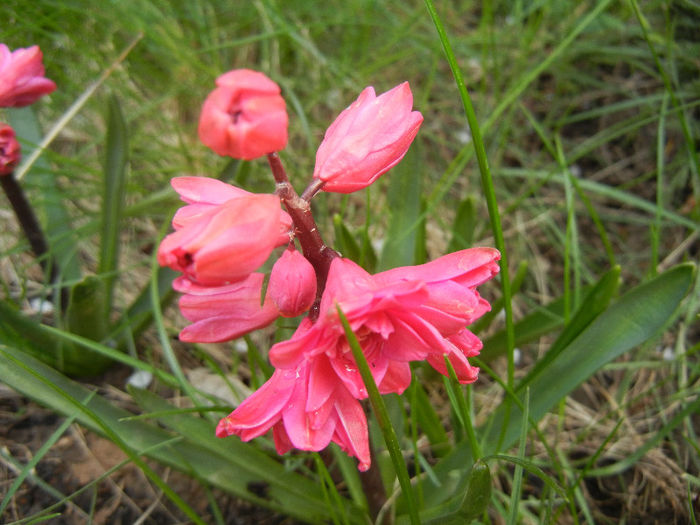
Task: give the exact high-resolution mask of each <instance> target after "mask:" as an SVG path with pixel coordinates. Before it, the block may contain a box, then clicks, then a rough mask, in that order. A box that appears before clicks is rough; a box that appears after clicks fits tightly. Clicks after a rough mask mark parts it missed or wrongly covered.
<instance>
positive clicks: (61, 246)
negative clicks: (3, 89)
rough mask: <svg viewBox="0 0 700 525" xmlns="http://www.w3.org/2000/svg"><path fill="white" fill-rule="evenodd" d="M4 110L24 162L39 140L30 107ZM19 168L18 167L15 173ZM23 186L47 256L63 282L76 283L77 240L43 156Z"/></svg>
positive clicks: (54, 179) (28, 173)
mask: <svg viewBox="0 0 700 525" xmlns="http://www.w3.org/2000/svg"><path fill="white" fill-rule="evenodd" d="M6 111H7V115H8V117H9V120H10V124H11V125H12V128H13V129H14V130H15V133H16V134H17V138H18V139H19V141H20V143H21V144H22V157H23V158H25V159H28V158H30V157H31V155H32V153H33V151H34V150H35V149H36V148H37V147H38V144H39V143H40V142H41V138H42V133H41V128H40V126H39V121H38V119H37V117H36V113H35V112H34V108H33V107H32V106H27V107H24V108H7V110H6ZM21 169H22V166H21V165H20V167H19V168H18V171H19V170H21ZM23 185H24V186H26V188H27V190H28V191H29V193H30V200H31V201H32V204H33V205H34V210H35V212H36V214H37V217H38V218H39V222H40V223H41V226H42V228H43V229H44V233H45V234H46V237H47V242H48V243H49V247H50V250H51V253H52V254H53V255H54V257H55V260H56V261H57V262H58V264H59V266H60V267H61V276H62V278H63V280H64V281H79V280H80V264H79V263H78V257H77V254H78V238H77V236H76V234H75V231H74V230H73V228H72V226H71V219H70V215H69V214H68V211H67V209H66V207H65V205H64V203H65V202H66V201H67V198H66V195H65V194H64V192H63V191H62V190H61V188H60V187H59V186H58V180H57V178H56V175H55V173H54V172H53V171H52V170H51V167H50V166H49V163H48V161H47V160H46V157H45V156H43V155H42V156H40V157H39V158H38V159H37V160H36V162H34V164H32V166H31V168H30V169H29V171H28V172H27V174H26V178H25V179H24V181H23Z"/></svg>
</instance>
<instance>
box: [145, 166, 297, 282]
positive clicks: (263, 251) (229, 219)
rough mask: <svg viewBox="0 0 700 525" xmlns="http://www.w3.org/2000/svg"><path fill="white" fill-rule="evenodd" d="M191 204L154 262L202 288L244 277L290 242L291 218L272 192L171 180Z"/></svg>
mask: <svg viewBox="0 0 700 525" xmlns="http://www.w3.org/2000/svg"><path fill="white" fill-rule="evenodd" d="M171 184H172V185H173V187H174V188H175V190H176V191H177V192H178V193H179V194H180V196H181V197H182V199H183V200H184V201H185V202H187V203H189V204H188V205H187V206H184V207H183V208H181V209H180V210H178V212H177V213H176V214H175V217H174V218H173V227H174V228H175V232H174V233H171V234H170V235H168V236H167V237H166V238H165V239H163V242H162V243H161V244H160V247H159V248H158V262H159V263H160V264H161V265H162V266H169V267H170V268H172V269H174V270H178V271H181V272H183V273H184V274H185V275H186V276H187V277H188V278H190V279H192V280H193V281H195V282H197V283H199V284H202V285H205V286H219V285H225V284H229V283H233V282H236V281H239V280H242V279H245V278H246V277H248V275H250V274H251V273H252V272H254V271H255V270H256V269H258V268H259V267H260V265H262V264H263V263H264V262H265V261H266V260H267V258H268V257H269V256H270V253H272V250H273V249H274V248H275V247H277V246H280V245H282V244H286V243H287V242H289V238H290V237H289V233H288V231H289V228H290V226H291V219H290V218H289V216H288V215H287V214H286V213H285V212H283V211H282V210H281V208H280V200H279V197H277V196H276V195H271V194H255V193H249V192H246V191H244V190H241V189H238V188H235V187H233V186H229V185H228V184H225V183H223V182H220V181H217V180H214V179H207V178H205V177H179V178H175V179H173V180H172V181H171Z"/></svg>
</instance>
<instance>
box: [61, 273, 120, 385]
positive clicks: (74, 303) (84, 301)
mask: <svg viewBox="0 0 700 525" xmlns="http://www.w3.org/2000/svg"><path fill="white" fill-rule="evenodd" d="M105 288H106V285H105V282H104V280H103V279H101V278H99V277H95V276H94V275H88V276H87V277H85V278H84V279H83V280H82V281H81V282H79V283H78V284H76V285H75V286H73V287H72V288H71V291H70V301H69V302H68V310H67V311H66V323H67V325H68V326H67V327H68V330H69V331H70V332H72V333H73V334H76V335H79V336H81V337H86V338H87V339H91V340H93V341H97V342H100V341H102V340H103V339H104V337H105V336H106V335H107V330H108V325H107V318H106V317H105V316H104V310H105V302H106V290H105ZM63 361H64V366H63V367H62V369H63V370H77V371H78V373H79V375H81V376H90V375H96V374H99V373H100V372H102V371H104V370H105V369H106V368H107V367H108V366H109V364H110V363H112V360H111V359H109V358H108V357H106V356H104V355H101V354H98V353H95V352H93V351H91V350H87V349H84V348H80V347H77V346H75V345H72V344H68V343H66V344H64V346H63Z"/></svg>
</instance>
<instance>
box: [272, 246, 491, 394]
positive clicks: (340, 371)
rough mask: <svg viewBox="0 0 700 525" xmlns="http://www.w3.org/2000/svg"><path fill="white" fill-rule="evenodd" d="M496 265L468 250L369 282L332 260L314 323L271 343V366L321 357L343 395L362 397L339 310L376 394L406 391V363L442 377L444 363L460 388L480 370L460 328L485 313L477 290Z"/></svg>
mask: <svg viewBox="0 0 700 525" xmlns="http://www.w3.org/2000/svg"><path fill="white" fill-rule="evenodd" d="M499 258H500V255H499V253H498V251H497V250H494V249H490V248H472V249H469V250H462V251H460V252H456V253H454V254H450V255H446V256H444V257H441V258H439V259H437V260H435V261H433V262H431V263H427V264H424V265H420V266H410V267H405V268H396V269H394V270H389V271H388V272H383V273H380V274H377V275H374V276H372V275H370V274H368V273H367V272H366V271H364V270H363V269H362V268H360V267H359V266H357V265H356V264H355V263H353V262H351V261H349V260H347V259H341V258H338V259H335V260H334V261H333V263H332V264H331V268H330V272H329V274H328V282H327V284H326V289H325V291H324V293H323V296H322V299H321V305H320V312H321V313H320V316H319V318H318V320H317V321H316V323H315V324H314V325H313V326H312V327H311V328H310V329H308V330H303V331H301V332H298V333H297V334H295V335H294V336H293V337H292V338H291V339H290V340H288V341H282V342H279V343H277V344H275V345H274V346H273V347H272V348H271V349H270V361H271V362H272V364H273V365H274V366H276V367H278V368H293V367H295V366H298V364H299V363H300V362H303V361H304V360H308V359H313V358H314V357H315V356H317V355H320V354H325V355H326V356H327V357H328V358H329V360H330V363H331V366H332V367H333V369H334V371H335V373H336V374H337V376H338V377H339V378H340V379H341V380H342V381H343V382H344V384H345V386H346V388H347V389H348V391H350V392H351V394H352V395H353V396H354V397H355V398H358V399H362V398H365V397H367V392H366V390H365V387H364V384H363V382H362V379H361V377H360V374H359V372H358V370H357V366H356V365H355V362H354V359H353V357H352V353H351V351H350V348H349V346H348V343H347V340H346V338H345V333H344V330H343V327H342V325H341V324H340V322H339V320H338V315H337V311H336V305H337V306H339V307H340V308H341V310H342V311H343V313H344V314H345V316H346V317H347V319H348V321H349V322H350V326H351V327H352V329H353V332H354V333H355V334H356V335H357V337H358V339H359V341H360V345H361V346H362V349H363V352H364V354H365V357H366V358H367V361H368V362H369V364H370V368H371V370H372V374H373V376H374V379H375V381H376V383H377V386H378V387H379V390H380V392H382V393H389V392H396V393H399V394H400V393H401V392H403V390H404V389H406V388H407V387H408V385H409V384H410V380H411V372H410V367H409V362H410V361H421V360H427V362H428V363H429V364H430V365H431V366H433V367H434V368H435V369H436V370H438V371H439V372H440V373H443V374H446V368H445V364H444V357H445V356H447V358H448V359H449V360H450V362H451V363H452V365H453V366H454V368H455V371H456V372H457V377H458V379H459V381H460V382H461V383H463V384H465V383H470V382H473V381H475V380H476V378H477V374H478V369H477V368H475V367H472V366H471V365H470V364H469V362H468V360H467V358H468V357H472V356H474V355H477V354H478V353H479V350H480V349H481V341H479V339H478V338H477V337H476V336H474V334H472V333H471V332H469V330H468V329H467V328H466V325H467V324H469V323H471V322H473V321H474V320H476V319H477V318H478V317H480V316H481V315H483V314H484V313H485V312H487V311H488V310H489V309H490V306H489V304H488V302H486V301H485V300H484V299H482V298H481V297H480V296H479V294H478V292H477V291H476V287H477V286H478V285H480V284H482V283H483V282H485V281H486V280H488V279H490V278H491V277H493V276H494V275H495V274H496V273H497V272H498V270H499V267H498V264H497V261H498V259H499Z"/></svg>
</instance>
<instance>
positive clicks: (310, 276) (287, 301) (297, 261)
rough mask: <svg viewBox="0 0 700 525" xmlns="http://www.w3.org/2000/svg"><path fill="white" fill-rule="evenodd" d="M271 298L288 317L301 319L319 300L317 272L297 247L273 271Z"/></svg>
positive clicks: (270, 287) (291, 249)
mask: <svg viewBox="0 0 700 525" xmlns="http://www.w3.org/2000/svg"><path fill="white" fill-rule="evenodd" d="M267 296H268V297H269V298H270V299H272V302H274V303H275V305H276V306H277V309H278V310H279V311H280V313H281V314H282V315H283V316H284V317H296V316H297V315H301V314H302V313H304V312H305V311H306V310H308V309H309V308H311V305H312V304H313V302H314V300H315V299H316V272H314V268H313V266H311V263H310V262H309V261H308V260H306V258H305V257H304V256H303V255H302V254H301V253H299V252H298V251H296V250H295V249H294V247H293V246H290V247H289V248H288V249H286V250H285V251H284V253H283V254H282V256H281V257H280V258H279V259H278V260H277V262H276V263H275V265H274V266H273V267H272V272H271V273H270V282H269V284H268V287H267Z"/></svg>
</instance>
